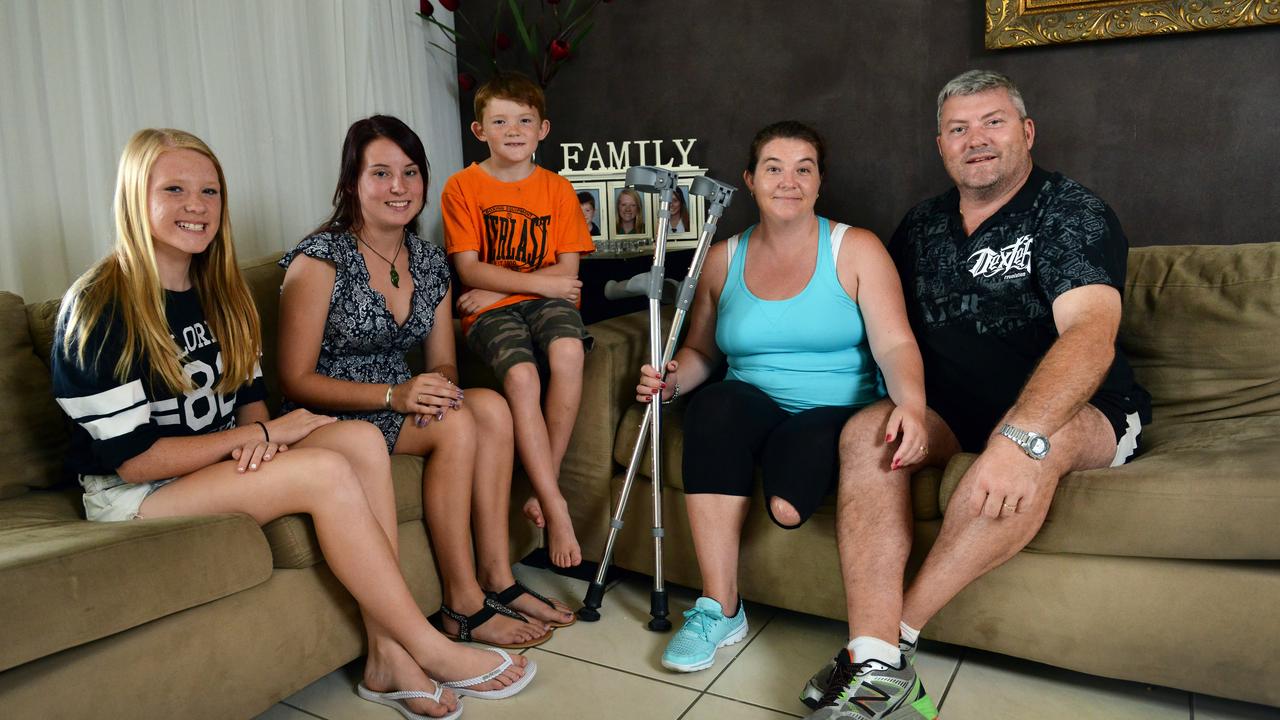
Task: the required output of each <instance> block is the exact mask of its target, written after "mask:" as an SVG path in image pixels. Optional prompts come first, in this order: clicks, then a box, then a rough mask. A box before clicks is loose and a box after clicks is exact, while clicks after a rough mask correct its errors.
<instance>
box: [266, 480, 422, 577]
mask: <svg viewBox="0 0 1280 720" xmlns="http://www.w3.org/2000/svg"><path fill="white" fill-rule="evenodd" d="M391 481H392V484H393V485H394V486H395V493H396V521H397V522H400V523H406V522H413V521H415V520H418V521H420V520H422V458H420V457H413V456H409V455H392V456H391ZM262 531H263V533H264V534H266V536H267V543H268V544H269V545H270V546H271V561H272V563H274V565H275V566H276V567H278V568H308V567H311V566H312V565H315V564H317V563H320V562H323V561H324V556H323V555H322V554H321V552H320V542H319V540H318V539H317V538H316V529H315V525H313V524H312V522H311V518H309V517H307V516H306V515H286V516H284V517H282V518H277V519H275V520H272V521H271V522H269V523H267V524H266V525H265V526H263V528H262Z"/></svg>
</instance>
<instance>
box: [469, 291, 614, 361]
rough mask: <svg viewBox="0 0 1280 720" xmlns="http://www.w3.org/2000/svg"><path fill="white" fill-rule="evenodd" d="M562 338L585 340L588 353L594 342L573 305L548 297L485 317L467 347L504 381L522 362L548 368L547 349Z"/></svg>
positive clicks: (477, 322)
mask: <svg viewBox="0 0 1280 720" xmlns="http://www.w3.org/2000/svg"><path fill="white" fill-rule="evenodd" d="M559 338H574V339H576V340H581V341H582V344H583V349H584V350H586V351H588V352H590V350H591V345H592V343H593V342H594V338H592V337H591V336H590V335H588V334H587V330H586V328H585V327H583V325H582V315H580V314H579V313H578V309H577V308H576V307H574V306H573V303H571V302H569V301H568V300H560V299H555V298H544V299H540V300H525V301H524V302H518V303H516V304H514V305H507V306H505V307H500V308H496V309H494V310H490V311H488V312H486V313H485V314H483V315H481V316H480V317H479V318H478V319H477V320H476V321H475V324H473V325H472V326H471V330H470V332H468V333H467V346H468V347H470V348H471V351H472V352H474V353H475V354H476V355H478V356H480V359H481V360H483V361H484V362H485V363H486V364H488V366H489V367H491V368H493V372H494V374H495V375H497V376H498V378H499V379H501V378H504V377H506V375H507V371H508V370H510V369H511V368H513V367H515V366H516V365H519V364H520V363H522V362H529V363H534V364H535V365H538V367H539V368H545V367H546V357H547V348H548V347H549V346H550V345H551V342H552V341H553V340H557V339H559Z"/></svg>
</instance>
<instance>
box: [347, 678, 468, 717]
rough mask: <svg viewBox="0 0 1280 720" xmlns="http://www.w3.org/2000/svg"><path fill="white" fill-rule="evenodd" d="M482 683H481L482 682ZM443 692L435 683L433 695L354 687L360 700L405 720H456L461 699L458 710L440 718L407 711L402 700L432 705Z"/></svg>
mask: <svg viewBox="0 0 1280 720" xmlns="http://www.w3.org/2000/svg"><path fill="white" fill-rule="evenodd" d="M482 682H483V681H482ZM442 692H444V688H443V687H442V684H441V683H436V691H435V692H433V693H429V692H425V691H423V690H397V691H395V692H384V693H382V692H374V691H373V690H370V689H369V688H367V687H365V686H364V683H359V684H357V685H356V694H357V695H359V696H360V697H361V698H362V699H364V700H368V701H369V702H373V703H378V704H379V705H386V706H387V707H389V708H395V710H396V712H398V713H400V714H401V715H403V716H405V718H406V720H457V719H458V718H460V717H462V699H461V698H459V699H458V709H457V710H454V711H453V712H451V713H449V714H448V715H443V716H441V717H438V718H437V717H432V716H431V715H419V714H418V713H416V712H414V711H412V710H410V709H409V706H407V705H405V704H404V703H403V702H401V701H402V700H430V701H431V702H434V703H439V702H440V693H442Z"/></svg>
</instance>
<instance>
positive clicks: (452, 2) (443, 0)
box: [440, 0, 459, 12]
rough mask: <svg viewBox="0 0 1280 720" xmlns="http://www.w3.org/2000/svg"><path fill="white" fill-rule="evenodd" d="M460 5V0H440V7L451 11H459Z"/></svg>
mask: <svg viewBox="0 0 1280 720" xmlns="http://www.w3.org/2000/svg"><path fill="white" fill-rule="evenodd" d="M458 5H459V2H458V0H440V7H442V8H444V9H445V10H448V11H449V12H457V11H458Z"/></svg>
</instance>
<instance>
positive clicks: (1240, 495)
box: [940, 417, 1280, 560]
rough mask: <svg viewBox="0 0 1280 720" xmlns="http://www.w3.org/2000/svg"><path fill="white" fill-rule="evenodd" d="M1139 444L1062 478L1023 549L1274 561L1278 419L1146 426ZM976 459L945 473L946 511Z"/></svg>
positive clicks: (1279, 501)
mask: <svg viewBox="0 0 1280 720" xmlns="http://www.w3.org/2000/svg"><path fill="white" fill-rule="evenodd" d="M1142 444H1143V451H1142V454H1141V455H1140V456H1139V457H1138V458H1136V459H1134V460H1133V461H1131V462H1129V463H1128V464H1126V465H1124V466H1122V467H1118V468H1105V469H1100V470H1089V471H1086V472H1076V473H1071V474H1070V475H1067V476H1066V477H1065V478H1063V479H1062V482H1061V483H1060V484H1059V486H1058V490H1057V492H1056V494H1055V495H1054V499H1053V504H1052V506H1050V508H1049V516H1048V518H1047V519H1046V520H1045V524H1044V527H1043V528H1041V530H1040V533H1039V534H1038V535H1036V537H1035V539H1033V540H1032V541H1031V544H1030V545H1029V547H1030V549H1032V550H1039V551H1042V552H1067V553H1082V554H1088V555H1123V556H1131V557H1154V558H1185V559H1204V560H1276V559H1280V533H1277V532H1276V531H1275V522H1276V518H1277V517H1280V483H1277V482H1276V480H1275V472H1276V471H1275V460H1276V458H1277V457H1280V417H1257V418H1248V419H1239V420H1216V421H1209V422H1200V423H1182V424H1173V425H1167V426H1160V425H1153V426H1151V427H1150V428H1147V429H1146V430H1145V431H1143V438H1142ZM974 457H975V456H974V455H961V456H958V457H957V458H955V459H954V460H952V462H951V464H950V465H948V466H947V470H946V473H945V475H944V478H943V481H942V494H941V498H940V499H941V502H942V504H943V505H944V506H945V505H946V504H947V503H948V502H949V501H950V499H951V496H952V493H953V492H954V491H955V488H956V485H957V484H958V483H959V481H960V477H961V476H962V475H963V474H964V471H965V470H967V469H968V468H969V465H971V464H972V462H973V459H974Z"/></svg>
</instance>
